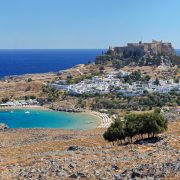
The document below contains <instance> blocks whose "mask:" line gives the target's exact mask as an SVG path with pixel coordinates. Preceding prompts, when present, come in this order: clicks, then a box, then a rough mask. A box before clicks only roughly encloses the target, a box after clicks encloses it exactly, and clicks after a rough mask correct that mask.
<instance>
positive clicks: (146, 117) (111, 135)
mask: <svg viewBox="0 0 180 180" xmlns="http://www.w3.org/2000/svg"><path fill="white" fill-rule="evenodd" d="M166 130H167V120H166V119H165V118H164V117H163V116H162V115H161V114H160V113H159V112H153V113H144V114H129V115H127V116H126V117H125V119H124V121H121V120H120V119H117V120H115V122H114V123H112V125H111V126H110V127H109V128H108V129H107V131H106V132H105V133H104V135H103V136H104V139H105V140H107V141H109V142H113V143H114V142H115V141H122V140H126V139H128V140H129V141H130V142H131V143H132V141H133V137H136V139H137V138H138V139H143V135H148V137H155V136H156V135H158V134H159V133H162V132H164V131H166Z"/></svg>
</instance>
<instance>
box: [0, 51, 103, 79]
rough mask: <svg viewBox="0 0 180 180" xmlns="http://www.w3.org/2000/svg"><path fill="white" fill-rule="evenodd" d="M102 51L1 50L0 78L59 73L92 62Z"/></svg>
mask: <svg viewBox="0 0 180 180" xmlns="http://www.w3.org/2000/svg"><path fill="white" fill-rule="evenodd" d="M102 51H105V50H102V49H90V50H70V49H69V50H0V77H3V76H9V75H21V74H29V73H46V72H57V71H59V70H64V69H68V68H70V67H73V66H75V65H77V64H82V63H83V64H84V63H88V61H91V62H92V61H94V60H95V58H96V56H97V55H100V54H102Z"/></svg>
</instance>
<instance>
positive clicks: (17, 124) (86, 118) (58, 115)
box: [0, 109, 100, 130]
mask: <svg viewBox="0 0 180 180" xmlns="http://www.w3.org/2000/svg"><path fill="white" fill-rule="evenodd" d="M0 123H5V124H7V125H8V127H9V128H61V129H76V130H85V129H93V128H97V127H98V126H99V125H100V120H99V119H98V118H96V117H94V116H91V115H88V114H82V113H67V112H56V111H50V110H35V109H34V110H33V109H29V110H28V109H20V110H4V111H3V110H1V111H0Z"/></svg>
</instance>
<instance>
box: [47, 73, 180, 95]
mask: <svg viewBox="0 0 180 180" xmlns="http://www.w3.org/2000/svg"><path fill="white" fill-rule="evenodd" d="M129 75H130V73H129V72H126V71H122V70H120V71H113V72H111V73H109V74H107V75H103V76H94V77H93V78H92V79H85V80H83V81H81V82H79V83H77V84H69V85H68V84H66V81H64V80H60V81H56V82H55V83H50V84H49V86H51V87H53V88H56V89H58V90H65V91H67V92H68V93H69V94H72V95H81V94H92V95H93V94H108V93H110V92H117V93H122V94H123V95H124V96H139V95H143V94H144V93H146V92H149V93H153V92H158V93H168V92H170V91H171V90H173V89H174V90H177V91H179V90H180V82H174V79H169V80H162V79H159V83H158V84H156V83H155V81H156V79H152V78H151V79H150V80H149V82H147V83H143V82H141V81H136V82H132V83H123V81H122V80H121V79H120V78H119V77H126V76H129Z"/></svg>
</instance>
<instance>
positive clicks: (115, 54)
mask: <svg viewBox="0 0 180 180" xmlns="http://www.w3.org/2000/svg"><path fill="white" fill-rule="evenodd" d="M95 62H96V64H107V63H109V62H111V63H112V64H113V65H114V66H115V67H118V68H121V67H124V66H126V65H137V66H159V65H161V64H165V65H168V66H174V65H179V64H180V57H178V56H177V55H176V52H175V50H174V48H173V47H172V45H171V43H163V42H161V41H160V42H159V41H152V43H142V42H139V43H128V44H127V46H123V47H109V49H108V50H107V52H106V53H105V54H103V55H101V56H98V57H97V58H96V61H95Z"/></svg>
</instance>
